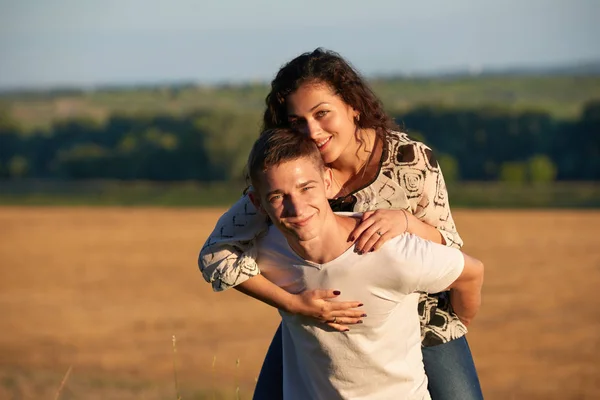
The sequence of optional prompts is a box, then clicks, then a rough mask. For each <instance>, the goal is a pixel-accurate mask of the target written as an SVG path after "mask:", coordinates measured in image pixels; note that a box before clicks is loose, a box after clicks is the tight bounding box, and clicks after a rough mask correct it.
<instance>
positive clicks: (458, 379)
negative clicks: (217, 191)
mask: <svg viewBox="0 0 600 400" xmlns="http://www.w3.org/2000/svg"><path fill="white" fill-rule="evenodd" d="M266 106H267V109H266V111H265V114H264V119H263V125H264V126H263V128H264V129H269V128H275V127H280V126H291V127H292V128H293V129H294V130H296V131H297V132H298V133H299V134H305V135H309V136H310V137H311V138H312V139H313V140H314V141H315V142H316V143H317V146H318V147H319V149H320V151H321V155H322V157H323V160H324V161H325V163H326V164H327V166H328V167H329V168H331V170H332V173H333V177H334V178H333V179H334V182H335V185H336V190H337V195H336V197H335V199H332V201H331V204H332V207H333V208H334V210H337V211H358V212H365V214H364V217H363V221H362V223H361V224H360V225H359V226H358V227H357V228H356V230H355V231H354V232H353V233H352V234H351V236H353V237H356V238H358V240H357V245H356V248H357V250H358V251H359V252H366V251H375V250H377V249H378V248H379V247H381V245H382V244H383V243H385V242H386V241H387V240H389V239H390V238H392V237H395V236H397V235H400V234H402V233H405V232H410V233H413V234H416V235H418V236H421V237H423V238H425V239H428V240H432V241H435V242H438V243H443V244H446V245H449V246H455V247H460V246H461V245H462V240H461V239H460V236H459V235H458V233H457V232H456V229H455V226H454V222H453V220H452V216H451V213H450V208H449V205H448V201H447V192H446V188H445V184H444V180H443V177H442V174H441V171H440V169H439V166H438V164H437V161H436V160H435V158H434V157H433V154H432V152H431V150H430V149H429V148H428V147H426V146H425V145H424V144H422V143H419V142H415V141H413V140H411V139H409V138H408V137H407V136H406V135H405V134H403V133H399V132H397V131H395V130H394V128H395V125H394V124H393V122H392V121H391V119H390V118H389V117H388V116H387V115H386V113H385V112H384V111H383V107H382V105H381V102H380V101H379V100H378V99H377V97H376V96H375V95H374V93H373V92H372V90H371V89H370V88H369V87H368V86H367V85H366V84H365V82H364V80H363V79H362V78H361V77H360V76H359V74H358V73H357V72H356V71H355V70H354V69H353V68H352V67H351V66H350V65H349V64H348V63H347V62H346V61H345V60H344V59H343V58H342V57H340V56H339V55H338V54H336V53H333V52H330V51H325V50H322V49H317V50H315V51H313V52H312V53H305V54H302V55H300V56H298V57H297V58H295V59H293V60H292V61H290V62H289V63H288V64H286V65H284V66H283V67H282V68H281V69H280V71H279V72H278V74H277V76H276V77H275V79H274V80H273V81H272V83H271V92H270V93H269V95H268V96H267V98H266ZM373 210H375V211H373ZM405 211H409V212H405ZM266 227H267V221H266V220H264V218H263V217H261V216H260V214H258V213H257V212H256V210H255V209H254V207H253V206H252V205H251V203H250V200H249V199H248V198H247V196H245V197H243V198H242V199H240V201H238V202H237V203H236V204H235V205H234V206H233V207H232V208H231V209H230V210H229V211H228V212H227V213H225V214H224V215H223V216H222V217H221V219H220V220H219V222H218V223H217V226H216V228H215V230H214V231H213V233H212V234H211V236H210V237H209V238H208V240H207V242H206V243H205V245H204V247H203V248H202V251H201V253H200V259H199V265H200V268H201V270H202V272H203V276H204V277H205V279H206V280H207V281H209V282H211V283H212V284H213V288H214V289H215V290H217V291H218V290H224V289H226V288H228V287H236V289H238V290H240V291H242V292H243V293H246V294H248V295H250V296H252V297H255V298H257V299H259V300H261V301H264V302H266V303H268V304H270V305H273V306H275V307H278V308H281V309H283V310H285V311H288V312H292V313H298V314H302V315H307V316H311V317H313V318H316V319H318V320H320V321H322V322H324V323H327V324H328V325H329V326H331V327H333V328H335V329H338V330H348V329H350V325H351V324H354V323H358V322H359V321H360V320H361V318H362V312H361V311H360V307H359V304H360V303H359V302H358V301H356V302H329V301H328V299H329V298H333V297H335V296H336V295H338V294H339V292H337V291H335V290H333V289H329V290H322V291H314V292H304V293H299V294H290V293H287V292H286V291H284V290H283V289H280V288H279V287H277V286H276V285H274V284H272V283H271V282H269V281H267V280H266V279H265V278H263V277H262V276H261V275H259V267H258V265H257V264H256V261H255V259H256V252H255V249H254V248H253V240H254V239H255V238H256V237H257V236H258V235H260V234H261V233H262V232H264V231H265V230H266ZM357 300H360V299H357ZM419 313H420V315H421V327H422V335H421V336H422V341H423V362H424V364H425V371H426V373H427V376H428V380H429V386H428V388H429V391H430V393H431V397H432V398H433V399H434V400H438V399H462V400H468V399H481V398H482V397H483V396H482V394H481V389H480V386H479V381H478V378H477V373H476V371H475V366H474V363H473V360H472V357H471V353H470V350H469V347H468V344H467V342H466V339H465V337H464V335H465V333H466V327H465V324H463V323H462V322H461V321H460V320H459V319H458V317H457V316H456V315H455V314H454V313H453V312H452V308H451V306H450V303H449V301H448V295H447V293H442V294H437V295H422V296H421V301H420V304H419ZM281 368H282V364H281V337H280V332H279V330H278V332H277V333H276V335H275V338H274V340H273V342H272V343H271V346H270V348H269V351H268V353H267V357H266V359H265V363H264V364H263V368H262V371H261V374H260V377H259V381H258V383H257V387H256V390H255V397H254V398H255V399H278V398H281V387H282V383H281V379H282V378H281V376H282V375H281Z"/></svg>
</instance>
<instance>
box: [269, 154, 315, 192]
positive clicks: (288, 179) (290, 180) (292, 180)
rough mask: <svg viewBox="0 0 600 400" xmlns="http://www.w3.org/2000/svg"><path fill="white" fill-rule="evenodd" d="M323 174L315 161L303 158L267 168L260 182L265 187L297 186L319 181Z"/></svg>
mask: <svg viewBox="0 0 600 400" xmlns="http://www.w3.org/2000/svg"><path fill="white" fill-rule="evenodd" d="M322 172H323V171H322V169H321V168H320V167H319V166H317V165H316V163H315V162H314V161H313V160H311V159H310V158H308V157H303V158H298V159H295V160H290V161H286V162H283V163H281V164H278V165H275V166H272V167H269V168H267V169H266V171H264V172H263V173H262V174H260V175H261V179H260V180H261V181H262V182H261V183H262V184H263V185H264V186H273V185H275V186H281V185H284V186H296V185H301V184H303V183H304V182H306V181H311V180H317V178H320V177H321V176H322ZM270 189H272V188H269V190H270Z"/></svg>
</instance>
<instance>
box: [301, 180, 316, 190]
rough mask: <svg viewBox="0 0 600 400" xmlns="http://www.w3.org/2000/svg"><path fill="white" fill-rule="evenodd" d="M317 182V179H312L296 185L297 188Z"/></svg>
mask: <svg viewBox="0 0 600 400" xmlns="http://www.w3.org/2000/svg"><path fill="white" fill-rule="evenodd" d="M315 183H317V181H315V180H314V179H311V180H310V181H306V182H302V183H299V184H297V185H296V187H297V188H303V187H306V186H308V185H314V184H315Z"/></svg>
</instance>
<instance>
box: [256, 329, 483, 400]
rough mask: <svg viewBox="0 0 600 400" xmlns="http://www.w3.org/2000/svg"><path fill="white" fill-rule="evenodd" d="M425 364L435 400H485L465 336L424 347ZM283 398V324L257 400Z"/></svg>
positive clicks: (264, 369)
mask: <svg viewBox="0 0 600 400" xmlns="http://www.w3.org/2000/svg"><path fill="white" fill-rule="evenodd" d="M423 363H424V364H425V373H426V374H427V379H428V380H429V384H428V389H429V393H430V394H431V398H432V400H482V399H483V394H482V393H481V387H480V385H479V378H478V377H477V371H476V370H475V364H474V362H473V357H472V355H471V350H470V349H469V344H468V343H467V339H466V338H465V337H464V336H463V337H461V338H459V339H455V340H452V341H450V342H448V343H444V344H440V345H437V346H433V347H424V348H423ZM282 399H283V352H282V342H281V324H280V325H279V327H278V328H277V332H275V336H274V337H273V341H272V342H271V345H270V346H269V350H268V351H267V355H266V357H265V361H264V362H263V365H262V368H261V370H260V374H259V376H258V382H257V383H256V388H255V389H254V396H253V400H282Z"/></svg>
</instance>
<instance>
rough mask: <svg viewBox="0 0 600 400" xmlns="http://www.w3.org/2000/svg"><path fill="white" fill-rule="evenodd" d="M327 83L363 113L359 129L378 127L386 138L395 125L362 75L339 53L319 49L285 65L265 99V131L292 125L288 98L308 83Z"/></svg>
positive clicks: (358, 122) (379, 131) (378, 130)
mask: <svg viewBox="0 0 600 400" xmlns="http://www.w3.org/2000/svg"><path fill="white" fill-rule="evenodd" d="M323 83H324V84H327V85H328V86H329V87H330V88H331V89H332V90H333V92H334V93H335V94H336V95H338V96H340V98H341V99H342V100H343V101H344V102H345V103H346V104H348V105H349V106H351V107H352V108H353V109H354V110H356V111H357V112H358V113H359V116H360V117H359V118H357V119H356V120H355V123H356V125H357V127H358V128H359V129H366V128H372V129H375V132H376V133H377V135H379V136H381V137H383V136H384V135H385V134H386V132H387V130H388V129H393V128H395V124H394V122H393V121H392V119H391V118H390V117H389V116H388V115H387V114H386V113H385V111H384V109H383V105H382V104H381V101H380V100H379V99H378V98H377V96H376V95H375V93H373V90H371V88H370V87H369V86H368V85H367V84H366V83H365V80H364V79H363V78H362V77H361V76H360V74H359V73H358V72H357V71H356V70H355V69H354V68H353V67H352V66H351V65H350V64H349V63H348V62H347V61H346V60H344V59H343V58H342V57H341V56H340V55H339V54H338V53H336V52H333V51H330V50H325V49H322V48H317V49H316V50H314V51H312V52H310V53H304V54H301V55H299V56H298V57H296V58H294V59H293V60H292V61H290V62H288V63H287V64H285V65H284V66H283V67H281V69H280V70H279V72H278V73H277V76H276V77H275V79H273V81H272V82H271V91H270V92H269V94H268V95H267V97H266V99H265V103H266V106H267V107H266V110H265V113H264V116H263V127H262V128H263V129H262V130H263V131H265V130H267V129H272V128H277V127H286V126H288V118H287V106H286V98H287V96H289V95H290V94H291V93H293V92H295V91H296V90H297V89H298V88H299V87H300V86H302V85H304V84H323Z"/></svg>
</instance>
